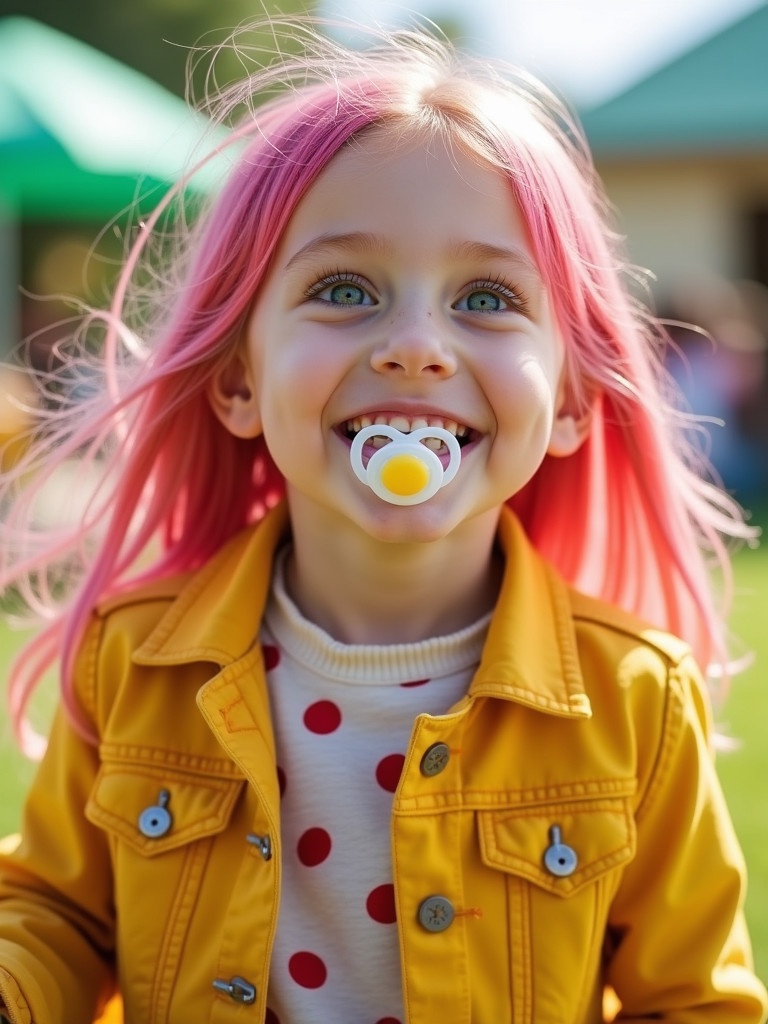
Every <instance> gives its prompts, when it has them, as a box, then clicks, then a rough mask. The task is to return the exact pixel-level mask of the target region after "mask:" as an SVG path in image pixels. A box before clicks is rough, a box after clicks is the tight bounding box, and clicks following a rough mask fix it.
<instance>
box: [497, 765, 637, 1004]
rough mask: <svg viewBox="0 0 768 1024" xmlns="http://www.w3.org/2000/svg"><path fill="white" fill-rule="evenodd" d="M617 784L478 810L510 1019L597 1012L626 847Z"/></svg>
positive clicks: (625, 819) (626, 815) (630, 851)
mask: <svg viewBox="0 0 768 1024" xmlns="http://www.w3.org/2000/svg"><path fill="white" fill-rule="evenodd" d="M626 788H627V791H628V792H627V794H626V795H619V796H611V797H610V798H604V799H593V800H554V801H552V802H551V803H542V804H536V805H531V806H522V807H519V808H514V809H506V810H498V811H481V812H479V814H478V829H479V843H480V853H481V857H482V860H483V863H484V864H485V865H486V867H488V868H491V869H493V870H495V871H498V872H500V873H501V874H502V876H503V878H504V879H505V887H504V888H505V892H506V908H505V909H506V914H507V923H508V928H509V935H510V949H509V951H508V952H509V955H510V958H511V961H512V967H511V968H508V970H509V972H510V977H511V985H512V989H513V993H512V1001H513V1006H514V1013H513V1018H512V1019H513V1020H514V1022H515V1024H520V1022H524V1024H533V1022H536V1024H550V1022H552V1024H555V1022H557V1024H570V1022H574V1024H576V1022H583V1021H589V1020H598V1019H602V1017H601V1016H599V1006H600V1002H601V999H602V985H601V981H600V969H601V958H602V955H603V945H604V938H605V932H606V928H607V925H608V919H609V911H610V904H611V900H612V898H613V895H614V893H615V891H616V887H617V886H618V884H619V882H620V879H621V875H622V869H623V867H624V866H625V865H626V864H628V863H629V862H630V861H631V860H632V858H633V857H634V855H635V844H636V835H635V823H634V818H633V815H632V803H631V800H630V796H629V791H630V790H632V789H634V782H631V783H630V782H628V783H627V787H626Z"/></svg>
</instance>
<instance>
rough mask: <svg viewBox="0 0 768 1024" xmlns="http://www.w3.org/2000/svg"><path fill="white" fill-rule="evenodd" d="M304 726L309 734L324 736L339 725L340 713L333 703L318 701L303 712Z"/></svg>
mask: <svg viewBox="0 0 768 1024" xmlns="http://www.w3.org/2000/svg"><path fill="white" fill-rule="evenodd" d="M304 725H306V727H307V729H309V731H310V732H316V733H318V734H319V735H321V736H325V735H327V733H329V732H333V731H334V730H335V729H338V728H339V726H340V725H341V711H339V709H338V707H337V706H336V705H335V704H334V703H333V701H330V700H319V701H318V702H317V703H316V704H311V705H310V706H309V707H308V708H307V710H306V711H305V712H304Z"/></svg>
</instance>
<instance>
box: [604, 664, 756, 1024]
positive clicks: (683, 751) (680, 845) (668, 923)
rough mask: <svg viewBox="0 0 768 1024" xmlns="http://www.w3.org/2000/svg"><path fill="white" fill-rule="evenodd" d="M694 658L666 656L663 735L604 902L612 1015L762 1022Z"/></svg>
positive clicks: (738, 873) (735, 860) (735, 852)
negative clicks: (630, 857) (611, 893)
mask: <svg viewBox="0 0 768 1024" xmlns="http://www.w3.org/2000/svg"><path fill="white" fill-rule="evenodd" d="M709 717H710V716H709V705H708V699H707V696H706V693H705V689H704V684H703V681H702V679H701V676H700V673H699V671H698V669H697V667H696V665H695V664H694V663H693V661H692V659H690V658H686V659H684V660H683V662H682V663H680V664H677V665H673V667H672V670H671V674H670V678H669V681H668V686H667V690H666V701H665V708H664V723H663V729H662V733H661V743H660V746H659V748H658V750H657V751H656V756H655V762H654V765H653V769H652V771H651V773H650V776H649V781H648V785H647V787H646V789H645V792H644V794H643V795H642V799H641V803H640V805H639V807H638V810H637V815H636V825H637V851H638V852H637V856H636V858H635V860H634V861H633V862H632V863H631V864H630V865H629V866H628V868H627V870H626V872H625V875H624V878H623V880H622V883H621V885H620V888H619V891H618V893H617V895H616V898H615V900H614V903H613V906H612V911H611V932H610V934H611V943H610V945H611V946H612V948H611V949H610V950H609V951H608V958H609V959H608V966H607V980H608V982H609V984H610V985H612V987H613V988H614V989H615V991H616V994H617V996H618V998H619V1001H620V1003H621V1006H622V1008H621V1010H620V1012H619V1016H618V1018H617V1019H618V1020H621V1021H627V1022H629V1021H647V1020H659V1019H661V1020H665V1021H674V1022H676V1024H694V1022H695V1024H704V1022H705V1021H711V1022H713V1024H714V1022H717V1024H725V1022H737V1021H738V1022H747V1021H749V1022H753V1024H754V1022H759V1021H763V1020H764V1018H765V1011H766V1002H765V991H764V989H763V987H762V985H761V984H760V982H759V981H758V979H757V978H756V977H755V975H754V973H753V970H752V962H751V952H750V946H749V940H748V937H747V934H746V928H745V924H744V919H743V912H742V908H743V899H744V888H745V869H744V863H743V859H742V855H741V851H740V848H739V844H738V841H737V839H736V837H735V834H734V831H733V827H732V824H731V820H730V817H729V814H728V810H727V808H726V805H725V801H724V798H723V795H722V791H721V788H720V784H719V782H718V779H717V776H716V773H715V769H714V764H713V758H712V755H711V750H710V742H709V741H710V737H709Z"/></svg>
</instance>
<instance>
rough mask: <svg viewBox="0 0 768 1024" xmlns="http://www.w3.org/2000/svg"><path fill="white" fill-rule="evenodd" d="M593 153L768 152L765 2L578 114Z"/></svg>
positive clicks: (767, 22) (767, 18) (767, 24)
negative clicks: (607, 98) (598, 103)
mask: <svg viewBox="0 0 768 1024" xmlns="http://www.w3.org/2000/svg"><path fill="white" fill-rule="evenodd" d="M582 123H583V125H584V128H585V130H586V133H587V137H588V138H589V141H590V144H591V146H592V149H593V151H594V152H595V155H596V157H597V158H598V160H600V159H601V158H607V157H628V158H629V157H631V158H634V157H636V156H648V155H654V156H655V155H658V154H659V153H665V154H672V153H678V154H680V153H692V152H699V153H700V152H710V153H722V152H730V153H732V152H734V150H737V149H741V150H743V151H750V150H751V151H765V149H766V146H768V4H764V3H762V4H760V5H759V6H758V7H757V8H756V9H755V10H754V11H752V12H751V13H750V14H748V15H746V16H745V17H743V18H741V19H739V20H737V21H735V22H734V23H732V24H731V25H728V26H727V27H726V28H725V29H723V30H722V31H720V32H718V33H716V34H714V35H713V36H711V37H710V38H709V39H705V40H704V41H703V42H702V43H700V44H699V45H698V46H695V47H693V48H692V49H690V50H688V51H687V52H685V53H683V54H681V56H679V57H677V58H676V59H675V60H672V61H670V62H669V63H667V64H665V65H664V66H663V67H661V68H659V69H658V70H657V71H654V72H653V73H652V74H650V75H648V76H647V77H646V78H644V79H642V81H640V82H638V83H636V84H635V85H633V86H631V87H630V88H629V89H627V90H625V91H624V92H622V93H620V94H619V95H618V96H614V97H612V98H611V99H609V100H607V101H606V102H605V103H602V104H600V105H599V106H597V107H594V108H593V109H591V110H586V111H584V112H583V113H582Z"/></svg>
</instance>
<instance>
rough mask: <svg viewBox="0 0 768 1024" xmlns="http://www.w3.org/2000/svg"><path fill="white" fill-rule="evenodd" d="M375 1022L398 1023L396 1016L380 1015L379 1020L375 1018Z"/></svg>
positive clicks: (382, 1023) (377, 1023) (378, 1023)
mask: <svg viewBox="0 0 768 1024" xmlns="http://www.w3.org/2000/svg"><path fill="white" fill-rule="evenodd" d="M376 1024H400V1021H399V1020H398V1019H397V1017H382V1018H381V1020H377V1021H376Z"/></svg>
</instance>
